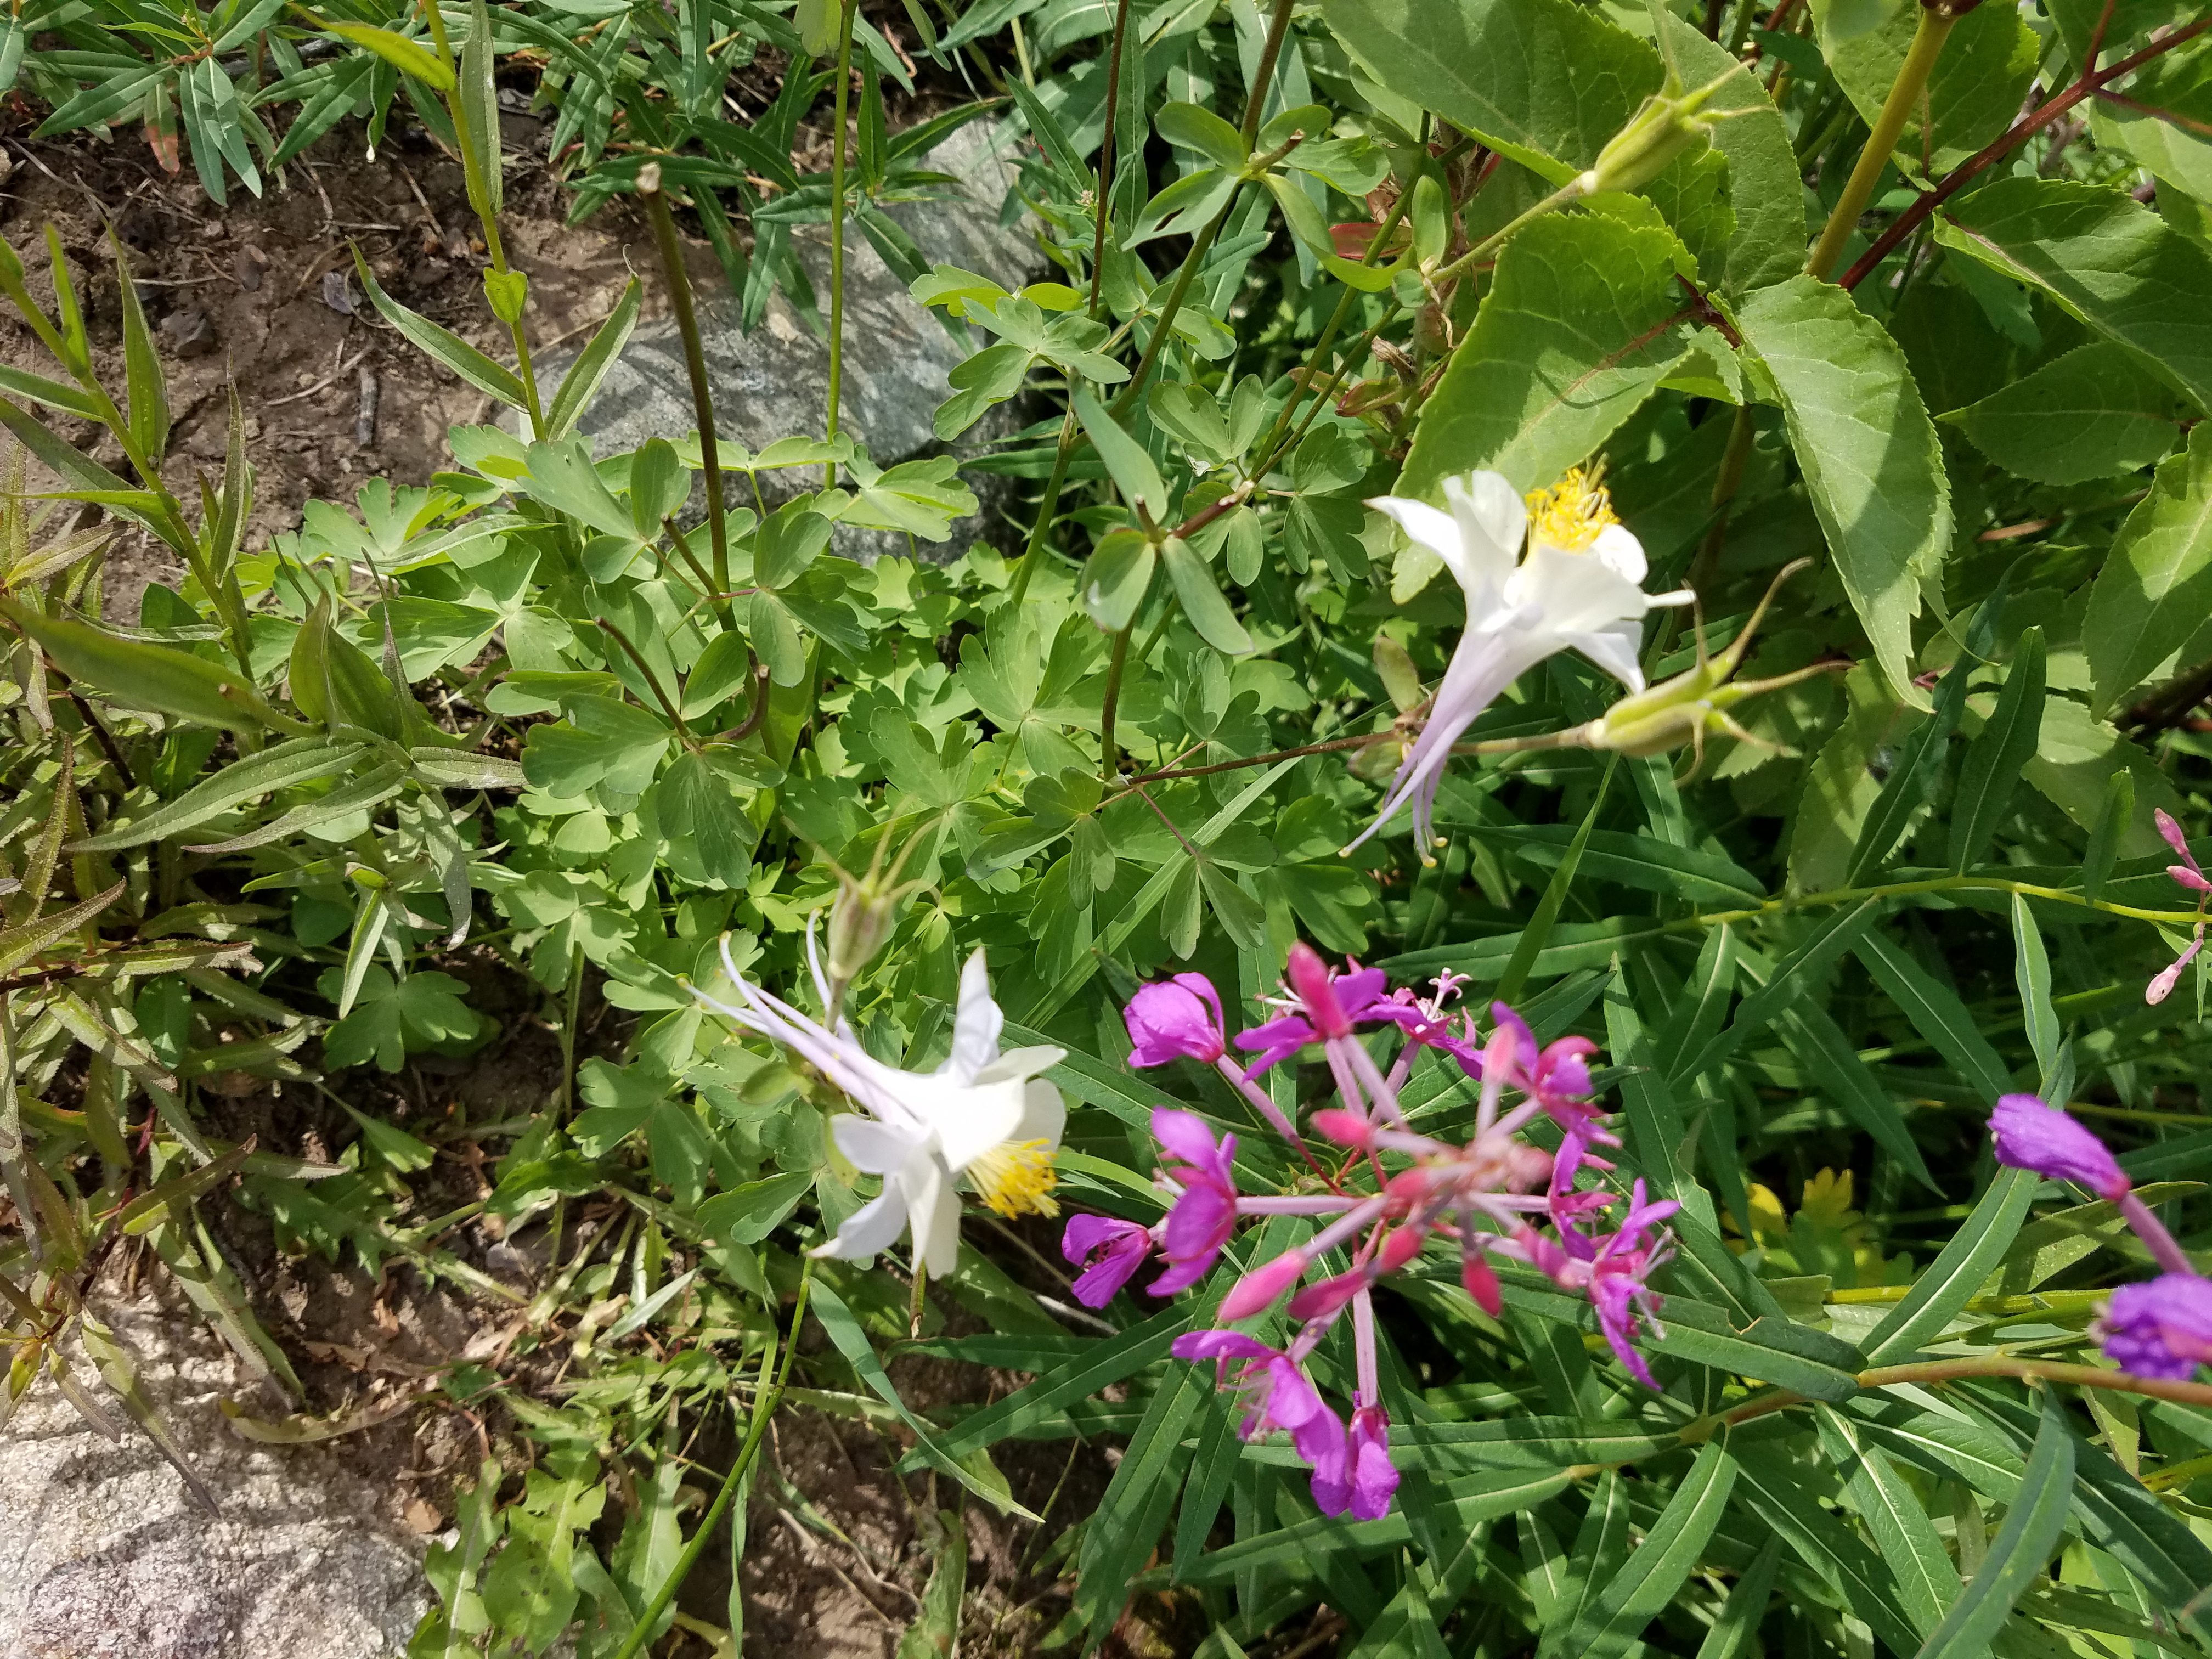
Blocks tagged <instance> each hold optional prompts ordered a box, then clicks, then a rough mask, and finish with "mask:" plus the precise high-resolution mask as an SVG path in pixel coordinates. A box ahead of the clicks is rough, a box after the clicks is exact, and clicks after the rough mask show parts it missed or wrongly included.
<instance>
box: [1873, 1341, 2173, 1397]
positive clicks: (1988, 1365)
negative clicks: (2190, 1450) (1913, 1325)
mask: <svg viewBox="0 0 2212 1659" xmlns="http://www.w3.org/2000/svg"><path fill="white" fill-rule="evenodd" d="M1971 1376H2016V1377H2018V1378H2020V1379H2021V1381H2022V1382H2026V1383H2072V1384H2074V1385H2075V1387H2076V1388H2081V1389H2113V1390H2115V1391H2116V1392H2118V1393H2120V1394H2139V1395H2148V1397H2149V1398H2151V1399H2153V1400H2172V1401H2177V1402H2179V1404H2182V1405H2185V1406H2212V1383H2169V1382H2166V1381H2165V1380H2164V1379H2163V1378H2160V1377H2155V1376H2130V1374H2129V1373H2128V1372H2126V1371H2112V1370H2106V1369H2105V1368H2104V1367H2103V1366H2101V1365H2066V1364H2056V1363H2054V1362H2052V1361H2050V1360H2044V1359H2015V1358H2012V1357H2011V1356H2010V1355H2009V1354H2000V1353H1985V1354H1976V1355H1974V1356H1973V1357H1972V1358H1966V1359H1929V1360H1923V1361H1920V1362H1919V1363H1917V1364H1911V1365H1880V1366H1877V1367H1875V1369H1874V1370H1870V1371H1861V1372H1860V1373H1859V1387H1861V1388H1862V1389H1893V1388H1899V1387H1902V1386H1904V1385H1905V1384H1906V1383H1955V1382H1959V1381H1961V1380H1963V1379H1965V1378H1966V1377H1971Z"/></svg>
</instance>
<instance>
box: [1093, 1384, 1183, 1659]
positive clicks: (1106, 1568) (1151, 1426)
mask: <svg viewBox="0 0 2212 1659" xmlns="http://www.w3.org/2000/svg"><path fill="white" fill-rule="evenodd" d="M1212 1392H1213V1377H1212V1372H1211V1371H1210V1370H1207V1369H1206V1368H1205V1367H1202V1366H1196V1365H1177V1366H1175V1367H1173V1368H1172V1369H1171V1370H1170V1372H1169V1374H1168V1375H1167V1376H1166V1377H1164V1379H1162V1381H1161V1383H1160V1385H1159V1387H1158V1388H1157V1389H1154V1390H1153V1391H1152V1403H1151V1404H1150V1405H1149V1406H1147V1407H1146V1408H1145V1415H1144V1418H1143V1419H1142V1420H1141V1421H1140V1422H1139V1424H1138V1425H1137V1431H1136V1432H1135V1433H1134V1434H1133V1435H1131V1436H1130V1437H1129V1443H1128V1446H1127V1449H1125V1450H1124V1451H1123V1452H1122V1454H1121V1462H1119V1463H1117V1464H1116V1465H1115V1468H1114V1478H1113V1479H1112V1480H1110V1481H1109V1482H1108V1483H1107V1486H1106V1492H1105V1495H1104V1496H1103V1497H1102V1498H1100V1499H1099V1500H1098V1503H1097V1508H1096V1509H1094V1510H1091V1518H1090V1522H1089V1524H1088V1525H1087V1526H1086V1527H1085V1528H1084V1533H1083V1547H1082V1552H1081V1553H1080V1554H1079V1556H1078V1557H1077V1561H1076V1576H1075V1606H1076V1610H1077V1612H1078V1613H1080V1614H1082V1615H1083V1616H1084V1618H1085V1621H1086V1622H1087V1623H1088V1624H1089V1625H1090V1626H1091V1638H1092V1639H1093V1640H1094V1641H1095V1640H1097V1639H1098V1638H1101V1637H1103V1635H1104V1634H1105V1632H1107V1630H1108V1629H1109V1628H1110V1627H1111V1626H1112V1625H1113V1624H1114V1621H1115V1620H1117V1619H1118V1618H1120V1617H1121V1610H1122V1608H1123V1607H1126V1606H1127V1604H1128V1600H1129V1581H1130V1580H1131V1579H1133V1578H1134V1577H1136V1576H1137V1573H1138V1572H1139V1571H1140V1570H1141V1569H1142V1568H1143V1566H1144V1565H1145V1561H1146V1558H1147V1557H1148V1556H1150V1555H1151V1554H1152V1547H1153V1546H1154V1545H1155V1544H1156V1543H1158V1541H1159V1536H1160V1529H1161V1528H1163V1527H1164V1526H1165V1525H1166V1524H1167V1519H1168V1511H1169V1510H1170V1508H1171V1507H1172V1506H1173V1505H1174V1503H1175V1497H1176V1490H1177V1489H1178V1487H1179V1486H1181V1484H1182V1483H1181V1481H1180V1480H1179V1479H1178V1478H1177V1477H1178V1476H1179V1475H1180V1474H1181V1473H1182V1466H1183V1452H1182V1437H1183V1431H1184V1429H1185V1428H1186V1426H1187V1425H1188V1424H1189V1422H1190V1420H1191V1419H1192V1418H1193V1417H1194V1416H1196V1415H1197V1413H1198V1412H1199V1410H1200V1407H1203V1406H1204V1405H1205V1403H1206V1400H1207V1398H1208V1397H1209V1396H1210V1395H1212Z"/></svg>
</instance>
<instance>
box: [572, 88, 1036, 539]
mask: <svg viewBox="0 0 2212 1659" xmlns="http://www.w3.org/2000/svg"><path fill="white" fill-rule="evenodd" d="M991 143H992V140H991V125H990V124H989V123H988V122H987V121H978V122H975V123H973V124H971V125H969V126H966V127H963V128H962V129H961V130H960V131H958V132H956V133H955V134H953V135H952V137H950V138H948V139H946V140H945V142H944V143H941V144H939V145H938V146H937V147H936V148H935V149H933V150H931V151H930V152H929V153H928V154H927V155H926V156H924V157H923V158H922V161H921V165H922V167H925V168H927V169H928V170H930V171H933V172H937V173H948V174H951V176H953V177H954V178H957V179H959V180H960V181H961V185H962V188H963V191H964V192H965V199H963V200H961V201H957V202H942V201H940V202H909V203H902V204H892V205H891V206H890V207H889V208H887V209H886V211H887V212H888V213H889V214H890V216H892V217H893V218H895V219H896V220H897V221H898V222H900V224H902V226H904V227H905V228H906V231H907V233H908V234H909V235H910V236H912V237H913V238H914V240H915V244H916V246H919V247H920V248H921V252H922V257H923V258H926V259H927V260H928V261H929V262H930V263H931V264H952V265H958V266H960V267H961V268H962V269H963V270H973V271H977V272H980V273H981V274H982V275H984V276H990V277H993V278H994V279H996V280H997V281H999V282H1000V283H1005V284H1006V286H1007V287H1009V288H1014V287H1018V286H1020V285H1021V284H1022V283H1025V282H1029V281H1032V280H1034V278H1035V276H1036V273H1037V271H1038V270H1039V269H1040V268H1041V267H1042V264H1043V260H1042V256H1040V254H1039V253H1038V252H1037V248H1036V241H1035V240H1034V238H1033V236H1032V235H1031V234H1030V232H1029V231H1028V230H1026V229H1025V228H1024V225H1023V224H1022V223H1021V222H1017V224H1016V225H1015V226H1013V227H1012V228H1005V227H1002V226H1000V223H999V205H1000V203H1001V202H1002V201H1003V200H1004V199H1005V198H1006V192H1007V191H1008V190H1009V189H1011V188H1012V185H1013V182H1014V170H1013V168H1012V167H1010V166H1009V165H1008V164H1007V162H1006V161H1005V159H1004V158H1003V157H1001V156H1000V155H996V154H994V152H993V150H992V148H991ZM793 242H794V243H795V244H796V245H797V246H798V250H799V260H800V263H801V264H803V265H804V266H805V270H806V273H807V278H808V280H809V281H810V282H811V283H813V284H814V288H815V292H816V295H817V299H818V300H819V301H820V303H821V306H822V308H823V314H824V315H825V317H826V315H827V313H828V309H829V227H828V226H827V225H803V226H800V227H799V228H797V229H796V230H795V231H794V232H793ZM699 301H700V302H699V307H698V313H699V325H700V332H701V335H702V343H703V344H704V346H705V348H706V357H707V366H708V372H709V374H710V375H711V376H712V380H713V386H714V413H715V422H716V425H717V427H718V428H719V430H720V433H721V435H723V436H724V437H726V438H727V439H729V440H732V441H735V442H737V443H740V444H743V445H744V447H746V448H747V449H749V450H752V451H755V452H757V451H759V450H762V449H764V448H766V447H768V445H769V444H770V443H772V442H774V441H775V440H776V439H778V438H785V437H802V436H804V437H819V436H820V435H822V431H823V398H824V395H825V392H826V390H827V387H828V386H829V345H828V343H826V342H825V341H824V340H823V338H822V337H820V336H818V335H817V334H816V333H815V332H814V331H813V330H812V329H811V328H810V327H808V326H807V325H806V322H805V319H803V318H802V317H800V315H799V313H798V312H797V311H796V310H795V309H794V308H793V307H792V305H791V304H790V302H789V301H787V300H786V299H785V298H784V296H783V295H781V294H780V293H779V294H777V295H775V297H774V298H773V299H771V300H770V301H769V306H768V309H767V313H766V315H765V316H763V318H762V319H761V321H760V324H759V325H758V326H757V327H756V328H755V329H754V330H753V331H752V332H751V333H750V334H747V333H745V332H744V330H743V329H742V328H740V327H739V326H738V302H737V300H736V298H735V296H734V295H730V294H728V293H726V292H702V294H701V295H700V296H699ZM979 343H987V337H982V338H981V339H979ZM966 355H967V354H966V353H965V352H964V351H963V350H962V349H961V348H960V347H959V346H958V345H957V344H956V343H954V341H953V340H952V338H951V336H950V335H948V334H947V333H946V332H945V329H944V326H943V325H942V324H940V323H939V320H938V319H937V316H936V315H935V314H934V313H930V312H928V311H927V310H925V309H924V308H923V307H921V306H919V305H916V304H915V302H914V301H913V300H912V299H911V298H910V297H909V296H908V294H907V289H906V284H905V283H903V282H902V281H901V280H900V279H899V278H898V277H897V276H895V275H894V274H893V273H892V272H891V270H890V267H888V266H887V265H885V264H884V262H883V260H882V259H881V258H878V256H877V253H876V251H875V249H874V248H873V247H872V246H869V243H868V240H867V238H866V236H865V235H863V234H861V233H860V231H858V230H857V229H853V228H850V227H849V225H848V231H847V240H846V246H845V360H844V374H843V380H842V389H841V391H840V393H839V398H838V405H839V421H838V425H839V429H840V430H841V431H844V432H849V433H851V434H852V435H854V437H856V438H858V439H859V440H860V441H861V442H863V443H865V444H866V445H867V447H868V451H869V453H870V454H871V455H872V456H873V457H874V459H875V461H876V464H877V465H878V466H885V467H888V466H890V465H895V464H896V463H897V462H899V461H903V460H909V459H914V458H915V457H916V456H923V455H937V454H943V453H946V451H947V448H948V446H946V445H945V444H942V443H939V441H937V437H936V435H935V433H934V431H933V429H932V427H931V419H932V417H933V416H934V414H935V413H936V410H937V406H938V404H941V403H943V402H944V401H945V398H948V397H950V396H951V386H949V385H948V384H947V383H946V380H945V376H946V375H947V374H950V373H951V370H952V368H954V366H955V365H957V363H959V362H960V361H961V360H962V358H963V357H964V356H966ZM573 361H574V353H570V354H568V356H566V357H564V358H562V359H559V360H556V362H552V363H550V364H549V365H548V366H547V367H546V368H545V369H544V370H543V371H541V374H542V375H543V377H544V382H543V383H544V385H545V386H547V387H548V389H549V395H550V388H551V387H552V386H556V385H557V384H558V383H559V374H560V373H561V372H562V370H565V369H566V368H567V367H568V363H569V362H573ZM1011 407H1012V406H1011V405H1005V404H1002V405H1000V409H999V410H994V411H993V414H994V415H1001V414H1006V413H1008V412H1010V410H1011ZM579 424H580V430H581V431H583V432H584V433H585V434H586V435H587V436H588V437H589V438H590V439H591V441H592V451H593V453H596V454H599V455H612V454H618V453H621V452H623V450H626V449H635V447H637V446H639V445H640V444H642V443H643V442H645V441H646V440H647V439H648V438H654V437H660V438H670V439H674V438H680V437H682V436H683V435H684V434H685V433H687V432H690V430H691V429H692V428H694V427H696V425H697V424H698V422H697V420H696V417H695V416H694V414H693V412H692V406H691V391H690V378H689V376H688V375H687V374H686V373H685V371H684V349H683V343H682V342H681V340H680V339H679V338H678V335H677V331H676V325H675V323H674V322H673V321H672V320H671V319H667V318H665V317H664V318H659V319H653V320H650V321H647V322H645V323H641V324H640V325H639V326H638V328H637V331H635V333H633V334H632V335H631V336H630V338H629V344H628V346H627V347H625V348H624V349H623V355H622V357H621V359H620V360H619V361H618V362H617V363H616V364H615V366H614V367H613V368H611V370H609V371H608V374H607V377H606V380H605V381H604V382H603V383H602V384H601V386H600V387H599V395H598V396H597V397H596V398H593V399H592V404H591V407H590V408H589V409H587V410H586V411H585V414H584V417H583V419H582V421H581V422H580V423H579ZM1009 429H1011V427H1010V425H1009V424H1007V423H1006V422H1001V423H1000V424H998V425H996V426H994V424H993V422H992V420H991V417H990V416H986V417H985V419H984V421H983V422H979V423H978V425H977V426H976V427H975V428H970V431H969V433H968V434H966V435H963V440H962V442H961V445H960V446H959V452H960V453H974V450H975V447H978V446H977V445H976V443H975V440H978V439H980V438H984V437H989V436H994V435H1004V433H1005V432H1006V430H1009ZM806 476H807V477H811V478H818V477H820V475H819V474H818V473H815V472H812V471H811V470H810V471H809V473H808V474H807V475H806ZM963 477H965V478H966V481H967V483H968V486H969V489H973V490H974V491H975V494H976V495H977V497H978V498H979V499H980V500H981V502H982V504H983V505H982V511H981V512H980V513H976V514H975V515H973V516H971V517H969V518H968V519H964V520H959V521H958V522H957V523H956V524H954V526H952V538H951V541H949V542H948V543H946V544H945V552H946V553H947V554H948V555H956V554H957V553H958V552H959V551H960V550H962V549H963V548H964V547H965V546H966V545H967V544H968V543H969V542H970V541H972V540H974V539H975V538H976V537H977V536H978V535H979V534H981V533H982V532H983V528H984V525H985V522H986V520H988V519H989V518H990V517H991V508H992V505H993V502H994V499H1003V497H1004V493H1005V492H1004V490H1003V489H1000V488H998V486H999V485H1000V483H1001V482H1002V481H1000V480H998V479H995V478H993V477H987V476H978V475H975V474H972V473H963ZM735 482H736V485H737V489H736V495H735V499H736V500H738V501H744V500H745V499H746V498H747V495H748V492H747V490H746V489H745V486H744V480H743V479H742V478H739V479H738V480H736V481H735ZM761 482H762V486H763V492H764V493H769V494H770V495H771V498H772V497H773V494H774V493H775V491H774V489H773V486H774V485H775V483H777V482H779V480H778V479H777V477H776V475H775V474H772V473H771V474H763V477H762V481H761ZM837 548H838V550H839V551H840V552H843V553H847V554H853V553H858V554H860V555H861V556H868V555H871V554H873V553H876V552H884V551H896V552H898V553H905V552H906V551H907V550H908V546H907V541H906V538H904V537H903V536H892V535H887V534H884V533H882V532H872V531H841V532H839V534H838V537H837Z"/></svg>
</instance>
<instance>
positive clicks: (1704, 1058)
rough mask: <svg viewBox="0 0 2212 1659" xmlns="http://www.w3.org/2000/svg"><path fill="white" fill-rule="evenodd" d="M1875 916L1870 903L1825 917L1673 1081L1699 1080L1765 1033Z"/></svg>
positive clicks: (1875, 906)
mask: <svg viewBox="0 0 2212 1659" xmlns="http://www.w3.org/2000/svg"><path fill="white" fill-rule="evenodd" d="M1880 914H1881V903H1880V902H1879V901H1878V900H1875V899H1869V900H1867V901H1866V902H1864V903H1863V904H1861V905H1859V906H1857V908H1854V909H1850V910H1838V911H1836V912H1835V913H1833V914H1832V915H1829V916H1827V917H1826V918H1824V919H1823V920H1822V921H1820V924H1819V926H1817V927H1815V928H1814V931H1813V933H1812V935H1811V937H1810V938H1808V939H1806V940H1805V942H1804V943H1803V944H1802V945H1799V946H1798V947H1797V948H1796V950H1795V951H1791V952H1790V954H1789V955H1788V956H1787V957H1784V958H1783V960H1782V962H1781V963H1780V965H1778V967H1777V968H1776V969H1775V970H1774V972H1773V973H1772V974H1771V975H1770V976H1769V977H1768V979H1767V981H1766V983H1765V984H1764V985H1762V986H1760V987H1759V989H1758V990H1756V991H1754V992H1753V993H1752V994H1750V995H1749V996H1747V997H1746V998H1745V999H1744V1000H1742V1002H1741V1003H1740V1004H1739V1005H1738V1006H1737V1007H1736V1011H1735V1018H1734V1019H1733V1020H1731V1021H1729V1024H1728V1025H1727V1027H1726V1029H1724V1030H1722V1031H1721V1032H1720V1034H1719V1035H1718V1036H1715V1037H1714V1038H1713V1039H1712V1040H1711V1042H1707V1043H1706V1044H1705V1047H1704V1048H1701V1049H1700V1050H1699V1052H1698V1053H1697V1054H1694V1055H1693V1056H1692V1057H1691V1058H1690V1059H1689V1060H1687V1061H1686V1062H1685V1063H1684V1064H1683V1065H1682V1066H1680V1069H1679V1070H1677V1071H1676V1072H1675V1073H1674V1077H1675V1078H1676V1079H1686V1078H1695V1077H1700V1076H1703V1075H1704V1074H1705V1073H1707V1072H1709V1071H1711V1070H1712V1069H1713V1067H1715V1066H1718V1065H1719V1064H1720V1063H1721V1062H1722V1061H1723V1060H1726V1059H1727V1058H1728V1057H1729V1055H1730V1054H1734V1053H1735V1050H1736V1048H1737V1045H1738V1044H1740V1043H1741V1042H1743V1041H1744V1039H1745V1038H1747V1037H1750V1036H1757V1035H1758V1034H1759V1032H1761V1031H1763V1030H1765V1029H1766V1027H1767V1026H1768V1025H1769V1024H1771V1023H1772V1021H1773V1019H1774V1018H1775V1016H1776V1015H1778V1014H1779V1013H1780V1012H1782V1010H1783V1009H1784V1008H1785V1007H1786V1006H1789V1005H1790V1003H1791V1002H1793V1001H1795V1000H1796V998H1797V997H1798V996H1799V995H1800V994H1802V992H1803V990H1804V988H1805V983H1806V981H1809V980H1814V979H1817V978H1819V977H1820V975H1823V974H1825V973H1826V972H1827V970H1828V969H1829V967H1830V966H1831V964H1832V963H1834V962H1835V961H1836V959H1837V958H1838V957H1840V956H1842V955H1843V953H1844V951H1848V950H1850V948H1851V946H1852V945H1854V944H1855V943H1857V940H1858V939H1860V938H1861V937H1863V935H1864V933H1865V932H1866V930H1867V928H1868V927H1869V926H1870V925H1872V923H1873V922H1874V921H1875V918H1876V917H1877V916H1878V915H1880Z"/></svg>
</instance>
